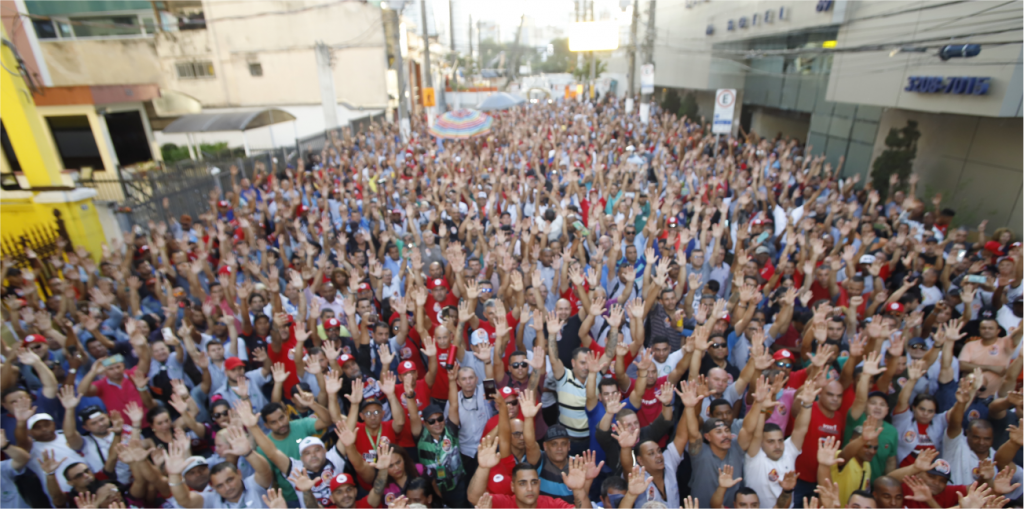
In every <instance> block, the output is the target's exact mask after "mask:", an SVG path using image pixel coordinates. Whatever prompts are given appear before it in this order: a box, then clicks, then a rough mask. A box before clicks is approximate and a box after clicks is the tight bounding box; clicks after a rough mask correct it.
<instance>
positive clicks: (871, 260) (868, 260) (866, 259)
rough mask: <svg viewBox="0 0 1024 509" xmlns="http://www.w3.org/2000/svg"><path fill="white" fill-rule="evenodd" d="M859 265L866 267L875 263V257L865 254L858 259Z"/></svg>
mask: <svg viewBox="0 0 1024 509" xmlns="http://www.w3.org/2000/svg"><path fill="white" fill-rule="evenodd" d="M860 263H864V264H867V265H871V264H872V263H875V255H869V254H866V255H863V256H861V257H860Z"/></svg>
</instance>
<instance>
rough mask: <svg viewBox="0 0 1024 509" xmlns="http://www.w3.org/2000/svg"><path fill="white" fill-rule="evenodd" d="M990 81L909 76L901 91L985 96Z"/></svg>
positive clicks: (975, 78) (977, 78)
mask: <svg viewBox="0 0 1024 509" xmlns="http://www.w3.org/2000/svg"><path fill="white" fill-rule="evenodd" d="M991 81H992V78H990V77H987V76H986V77H974V76H953V77H949V78H944V77H942V76H909V77H908V78H907V86H906V88H904V89H903V90H905V91H907V92H920V93H922V94H954V95H986V94H988V87H989V85H990V83H991Z"/></svg>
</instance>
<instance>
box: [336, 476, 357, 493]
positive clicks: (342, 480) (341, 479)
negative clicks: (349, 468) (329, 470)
mask: <svg viewBox="0 0 1024 509" xmlns="http://www.w3.org/2000/svg"><path fill="white" fill-rule="evenodd" d="M346 484H348V485H349V486H355V485H356V480H355V479H353V478H352V476H351V475H348V474H338V475H336V476H334V477H332V478H331V491H334V490H336V489H338V488H340V487H342V486H344V485H346Z"/></svg>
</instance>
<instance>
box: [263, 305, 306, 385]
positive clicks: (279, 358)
mask: <svg viewBox="0 0 1024 509" xmlns="http://www.w3.org/2000/svg"><path fill="white" fill-rule="evenodd" d="M294 327H295V326H294V321H293V325H289V326H288V339H286V340H285V341H284V343H283V344H282V345H281V351H279V352H275V351H274V347H273V346H271V344H270V343H269V342H268V343H267V357H270V362H273V363H275V364H276V363H278V362H280V363H282V364H284V369H285V370H287V371H288V378H287V379H286V380H285V381H284V392H283V393H282V394H291V393H292V387H293V386H294V385H295V384H297V383H299V377H297V376H295V328H294Z"/></svg>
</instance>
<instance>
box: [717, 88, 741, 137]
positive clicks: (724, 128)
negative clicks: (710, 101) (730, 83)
mask: <svg viewBox="0 0 1024 509" xmlns="http://www.w3.org/2000/svg"><path fill="white" fill-rule="evenodd" d="M735 112H736V89H733V88H720V89H718V91H717V92H715V115H714V118H713V122H712V124H711V132H712V133H715V134H729V133H731V132H732V119H733V115H734V114H735Z"/></svg>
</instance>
